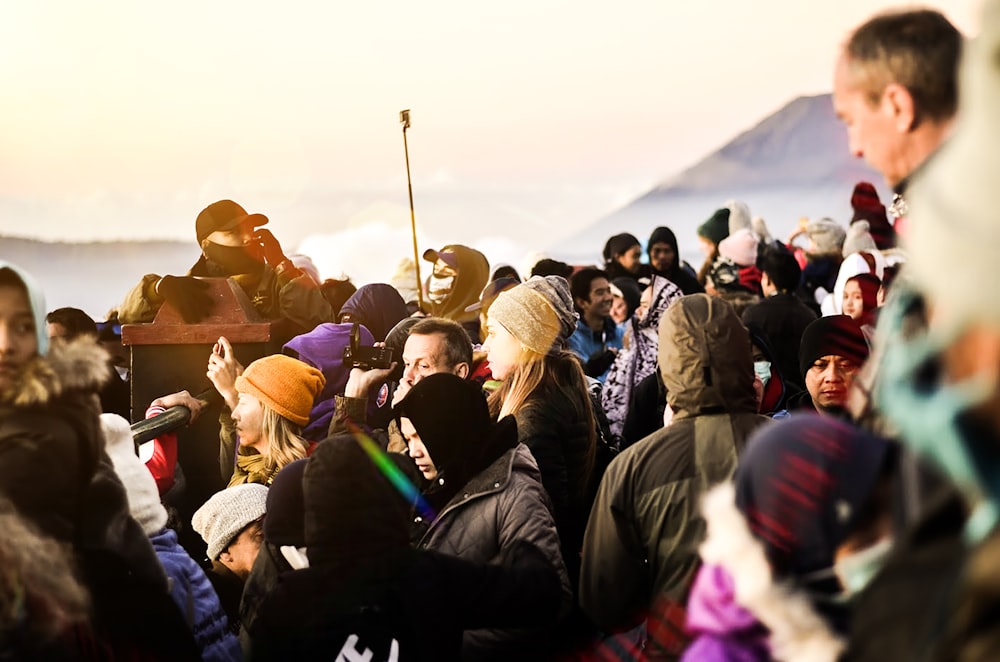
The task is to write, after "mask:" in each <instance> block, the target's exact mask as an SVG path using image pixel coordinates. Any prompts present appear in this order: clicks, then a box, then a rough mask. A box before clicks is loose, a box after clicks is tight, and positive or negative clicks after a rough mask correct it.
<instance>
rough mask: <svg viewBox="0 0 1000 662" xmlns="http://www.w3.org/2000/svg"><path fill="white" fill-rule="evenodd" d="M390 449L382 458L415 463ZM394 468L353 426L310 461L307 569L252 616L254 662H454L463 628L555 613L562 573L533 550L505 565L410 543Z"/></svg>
mask: <svg viewBox="0 0 1000 662" xmlns="http://www.w3.org/2000/svg"><path fill="white" fill-rule="evenodd" d="M389 458H390V459H388V461H386V462H384V463H380V465H379V467H380V468H383V469H384V468H385V467H386V466H395V467H398V468H399V469H400V470H402V473H403V474H406V468H407V465H410V466H412V463H410V462H409V461H408V460H407V459H406V458H402V457H401V456H393V455H391V454H390V456H389ZM382 459H383V460H386V457H385V456H383V457H382ZM392 473H393V472H392V471H391V470H390V471H386V472H385V473H382V472H381V471H380V470H379V468H376V465H375V463H373V462H372V460H371V459H370V458H369V457H368V455H367V454H366V452H365V451H363V450H362V449H361V446H360V445H359V444H358V443H357V441H356V440H355V439H354V438H353V437H351V436H347V435H342V436H338V437H334V438H331V439H328V440H327V441H325V442H324V443H323V444H321V445H320V447H319V448H318V449H317V451H316V454H315V455H314V456H313V457H312V458H311V459H310V460H309V461H308V463H306V466H305V474H304V478H303V481H302V483H303V485H302V487H303V495H304V499H305V525H304V526H305V531H304V536H305V544H306V549H307V555H308V558H309V567H308V568H305V569H302V570H295V571H291V572H283V573H281V574H280V575H279V576H278V577H277V583H276V586H275V587H274V590H273V591H270V592H269V593H268V595H267V596H266V597H265V599H264V600H263V602H262V604H261V607H260V611H259V614H258V618H257V619H255V620H254V621H252V622H251V623H250V624H249V625H248V627H249V630H250V632H249V634H250V642H251V648H250V653H251V656H252V657H253V659H255V660H257V659H263V660H266V659H281V660H286V659H295V660H313V659H317V660H329V659H333V658H335V657H336V656H337V654H338V651H340V652H341V653H345V654H346V655H347V658H346V659H355V658H354V657H353V656H352V655H351V654H350V651H351V650H352V649H353V650H354V651H356V652H357V654H358V655H364V651H365V650H368V651H370V653H369V655H370V658H369V659H372V660H388V659H398V660H400V661H401V662H405V661H406V660H457V659H459V658H460V651H461V638H462V630H463V629H464V628H466V627H480V626H482V625H484V624H495V625H506V624H511V625H516V624H520V623H524V622H537V621H546V618H547V617H548V618H551V615H552V614H553V613H554V612H555V611H556V610H557V605H558V602H559V595H560V589H559V582H558V580H557V578H556V576H555V573H554V572H553V571H552V569H551V568H550V567H549V564H548V562H547V561H546V559H545V558H544V556H543V555H542V554H541V553H540V552H538V551H537V550H533V549H528V548H527V546H520V547H517V548H514V549H511V550H508V551H509V552H510V554H508V555H506V556H505V558H503V559H500V560H502V561H503V562H504V565H503V566H497V565H481V564H472V563H469V562H468V561H463V560H461V559H458V558H453V557H451V556H445V555H441V554H436V553H433V552H420V551H417V550H414V549H412V548H411V547H410V546H409V544H408V532H407V519H408V510H409V504H408V502H407V501H406V500H405V499H404V498H403V497H402V496H401V495H400V494H399V493H397V492H396V490H395V489H394V487H393V486H392V485H391V484H390V481H389V479H388V477H387V476H388V475H390V474H392ZM405 482H406V481H405V479H404V480H403V483H405ZM395 484H396V485H398V484H399V483H395ZM265 526H266V525H265ZM258 562H259V559H258ZM393 651H395V655H396V656H395V657H394V656H393ZM359 659H360V658H359Z"/></svg>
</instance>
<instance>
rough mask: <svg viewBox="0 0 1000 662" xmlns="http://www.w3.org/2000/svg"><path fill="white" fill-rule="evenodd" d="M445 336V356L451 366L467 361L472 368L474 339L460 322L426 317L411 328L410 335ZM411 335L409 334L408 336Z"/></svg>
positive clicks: (470, 368)
mask: <svg viewBox="0 0 1000 662" xmlns="http://www.w3.org/2000/svg"><path fill="white" fill-rule="evenodd" d="M435 333H439V334H441V335H442V336H444V357H445V361H446V362H447V363H448V367H449V368H455V367H457V366H458V365H459V364H460V363H467V364H468V365H469V370H472V341H471V340H469V334H468V333H466V331H465V329H464V328H463V327H462V325H461V324H459V323H458V322H455V321H452V320H449V319H445V318H443V317H425V318H424V319H422V320H420V321H419V322H417V323H416V324H414V325H413V326H412V327H411V328H410V333H409V335H410V336H431V335H434V334H435ZM407 337H409V336H407Z"/></svg>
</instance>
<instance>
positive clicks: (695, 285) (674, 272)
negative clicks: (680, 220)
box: [646, 226, 705, 294]
mask: <svg viewBox="0 0 1000 662" xmlns="http://www.w3.org/2000/svg"><path fill="white" fill-rule="evenodd" d="M653 244H668V245H669V246H670V247H671V248H673V250H674V259H673V261H672V262H671V263H670V268H669V269H667V270H666V271H662V272H660V271H657V270H656V269H654V268H653V267H652V266H650V271H651V273H652V275H654V276H662V277H663V278H666V279H667V280H669V281H670V282H671V283H673V284H674V285H676V286H677V287H679V288H681V292H683V293H684V294H699V293H701V292H704V291H705V288H704V287H702V286H701V284H700V283H699V282H698V278H697V277H696V276H695V274H694V270H693V269H691V267H689V266H688V265H687V263H685V264H684V265H683V266H682V265H681V252H680V249H678V248H677V237H676V236H675V235H674V232H673V230H671V229H670V228H667V227H663V226H660V227H658V228H656V229H655V230H653V232H652V234H650V235H649V242H648V243H647V244H646V252H647V254H648V253H649V251H650V249H652V247H653ZM649 263H650V265H652V263H653V260H652V256H650V260H649Z"/></svg>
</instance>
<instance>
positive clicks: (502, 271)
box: [490, 264, 521, 283]
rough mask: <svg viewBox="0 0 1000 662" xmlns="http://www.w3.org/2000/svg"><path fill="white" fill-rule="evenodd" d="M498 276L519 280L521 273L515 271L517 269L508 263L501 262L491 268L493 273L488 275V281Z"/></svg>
mask: <svg viewBox="0 0 1000 662" xmlns="http://www.w3.org/2000/svg"><path fill="white" fill-rule="evenodd" d="M498 278H513V279H514V280H516V281H517V282H519V283H520V282H521V274H519V273H517V269H515V268H514V267H512V266H510V265H509V264H501V265H500V266H498V267H497V268H496V269H494V270H493V274H492V275H491V276H490V281H491V282H492V281H494V280H497V279H498Z"/></svg>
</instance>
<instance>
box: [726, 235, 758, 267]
mask: <svg viewBox="0 0 1000 662" xmlns="http://www.w3.org/2000/svg"><path fill="white" fill-rule="evenodd" d="M757 243H758V240H757V235H755V234H754V233H753V232H752V231H751V230H750V229H748V228H743V229H741V230H737V231H736V232H734V233H733V234H731V235H729V236H728V237H726V238H725V239H723V240H722V242H721V243H720V244H719V255H721V256H722V257H726V258H729V259H730V260H732V261H733V262H735V263H736V264H738V265H740V266H741V267H748V266H750V265H753V264H756V263H757Z"/></svg>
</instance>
